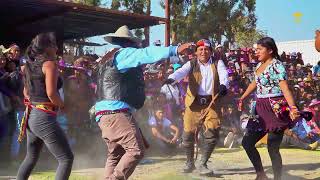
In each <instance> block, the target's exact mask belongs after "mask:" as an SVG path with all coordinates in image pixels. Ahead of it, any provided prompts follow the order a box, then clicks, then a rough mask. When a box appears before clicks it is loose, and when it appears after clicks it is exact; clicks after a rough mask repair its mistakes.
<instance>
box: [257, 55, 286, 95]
mask: <svg viewBox="0 0 320 180" xmlns="http://www.w3.org/2000/svg"><path fill="white" fill-rule="evenodd" d="M260 66H261V62H260V63H259V64H258V65H257V68H256V69H258V68H259V67H260ZM255 80H256V83H257V97H258V98H268V97H277V96H283V93H282V91H281V89H280V86H279V82H280V81H281V80H287V73H286V69H285V67H284V65H283V64H282V62H281V61H279V60H277V59H273V60H272V63H271V64H269V65H268V66H267V67H266V69H265V70H264V71H263V72H262V73H261V74H260V75H259V76H258V75H257V73H256V72H255Z"/></svg>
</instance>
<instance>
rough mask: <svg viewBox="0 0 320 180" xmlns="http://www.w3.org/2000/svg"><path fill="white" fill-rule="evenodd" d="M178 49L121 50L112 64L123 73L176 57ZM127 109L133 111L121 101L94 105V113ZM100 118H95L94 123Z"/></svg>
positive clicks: (170, 47)
mask: <svg viewBox="0 0 320 180" xmlns="http://www.w3.org/2000/svg"><path fill="white" fill-rule="evenodd" d="M177 50H178V47H177V46H169V47H158V46H151V47H147V48H141V49H136V48H121V49H119V51H118V52H117V53H116V55H115V57H114V64H115V66H116V67H117V68H118V70H119V71H120V72H121V73H125V72H126V71H127V70H128V69H130V68H134V67H138V66H140V65H143V64H152V63H155V62H158V61H161V60H165V59H167V58H169V57H171V56H177V55H178V53H177ZM125 108H129V109H131V110H133V109H134V108H132V107H130V106H129V105H128V104H127V103H125V102H123V101H111V100H103V101H99V102H97V103H96V104H95V112H99V111H105V110H111V111H113V110H117V109H125ZM100 118H101V116H96V121H97V122H98V121H99V120H100Z"/></svg>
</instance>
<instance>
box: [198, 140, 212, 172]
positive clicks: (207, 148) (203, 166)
mask: <svg viewBox="0 0 320 180" xmlns="http://www.w3.org/2000/svg"><path fill="white" fill-rule="evenodd" d="M214 147H215V145H214V144H205V145H204V147H203V153H202V156H201V162H200V166H199V173H200V175H201V176H212V175H213V174H214V173H213V171H212V170H210V169H208V166H207V162H208V160H209V158H210V156H211V154H212V152H213V149H214Z"/></svg>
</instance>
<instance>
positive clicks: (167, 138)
mask: <svg viewBox="0 0 320 180" xmlns="http://www.w3.org/2000/svg"><path fill="white" fill-rule="evenodd" d="M148 124H149V125H150V127H151V131H152V135H153V137H154V143H156V145H157V146H159V147H160V148H161V149H162V150H167V151H170V150H172V148H175V147H176V146H177V143H178V138H179V134H180V131H179V129H178V127H177V126H175V125H173V124H172V122H171V121H170V120H169V119H167V118H165V117H164V112H163V110H162V109H161V108H157V109H156V110H155V113H154V115H153V116H152V117H151V118H150V119H149V120H148Z"/></svg>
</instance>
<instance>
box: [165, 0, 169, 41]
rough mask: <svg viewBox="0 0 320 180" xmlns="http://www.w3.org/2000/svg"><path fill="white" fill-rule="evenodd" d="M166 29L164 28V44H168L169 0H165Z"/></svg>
mask: <svg viewBox="0 0 320 180" xmlns="http://www.w3.org/2000/svg"><path fill="white" fill-rule="evenodd" d="M165 15H166V30H165V46H169V45H170V0H166V1H165Z"/></svg>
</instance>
